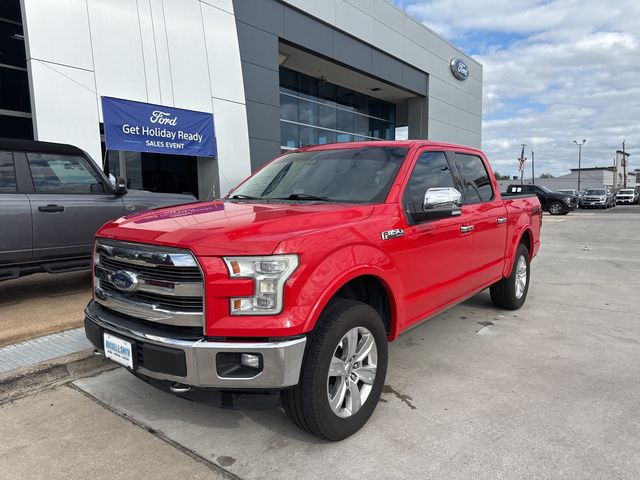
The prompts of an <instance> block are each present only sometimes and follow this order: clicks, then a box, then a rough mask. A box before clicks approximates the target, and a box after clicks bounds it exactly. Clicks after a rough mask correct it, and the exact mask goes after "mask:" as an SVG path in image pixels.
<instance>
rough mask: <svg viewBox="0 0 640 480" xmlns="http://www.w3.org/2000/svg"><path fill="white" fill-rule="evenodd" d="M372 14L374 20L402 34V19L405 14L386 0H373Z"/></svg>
mask: <svg viewBox="0 0 640 480" xmlns="http://www.w3.org/2000/svg"><path fill="white" fill-rule="evenodd" d="M374 15H375V17H376V20H378V21H380V22H382V23H384V24H385V25H387V26H388V27H391V28H393V29H394V30H395V31H396V32H399V33H402V34H404V19H405V17H406V15H405V14H404V13H403V12H401V11H400V10H398V9H397V8H396V7H394V6H393V5H391V4H390V3H389V2H387V1H386V0H375V4H374Z"/></svg>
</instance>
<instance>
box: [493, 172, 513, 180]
mask: <svg viewBox="0 0 640 480" xmlns="http://www.w3.org/2000/svg"><path fill="white" fill-rule="evenodd" d="M493 174H494V175H495V177H496V180H509V175H500V173H499V172H493Z"/></svg>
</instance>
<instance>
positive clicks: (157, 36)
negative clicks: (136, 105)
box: [150, 0, 174, 106]
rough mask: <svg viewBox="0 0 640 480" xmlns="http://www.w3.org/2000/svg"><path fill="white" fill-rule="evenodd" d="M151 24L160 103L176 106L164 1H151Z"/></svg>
mask: <svg viewBox="0 0 640 480" xmlns="http://www.w3.org/2000/svg"><path fill="white" fill-rule="evenodd" d="M150 3H151V24H152V27H153V35H154V41H155V47H156V62H157V63H156V64H157V67H158V80H159V83H160V101H159V102H158V103H161V104H162V105H169V106H173V105H174V95H173V80H172V78H171V62H170V60H169V44H168V42H167V29H166V27H165V21H164V19H165V13H164V6H163V3H162V0H150Z"/></svg>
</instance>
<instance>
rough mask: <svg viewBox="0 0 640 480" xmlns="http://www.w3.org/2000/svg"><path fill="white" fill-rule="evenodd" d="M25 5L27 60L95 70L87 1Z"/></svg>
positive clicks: (40, 0)
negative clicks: (32, 59) (33, 59)
mask: <svg viewBox="0 0 640 480" xmlns="http://www.w3.org/2000/svg"><path fill="white" fill-rule="evenodd" d="M0 1H1V0H0ZM23 2H24V14H25V15H24V18H25V19H26V22H25V25H26V32H27V37H28V52H27V58H31V57H33V58H37V59H39V60H45V61H48V62H54V63H60V64H63V65H71V66H74V67H78V68H84V69H85V70H93V59H92V57H91V39H90V36H89V22H88V20H87V19H88V16H87V4H86V2H85V1H83V0H57V1H55V2H52V1H51V0H23Z"/></svg>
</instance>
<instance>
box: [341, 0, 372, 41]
mask: <svg viewBox="0 0 640 480" xmlns="http://www.w3.org/2000/svg"><path fill="white" fill-rule="evenodd" d="M373 23H374V20H373V17H372V16H371V15H368V14H367V13H365V12H364V11H362V10H360V9H358V8H357V7H355V6H354V5H352V4H351V3H349V2H346V1H344V0H336V27H338V28H339V29H340V30H344V31H345V32H349V33H350V34H351V35H354V36H356V37H358V38H360V39H362V40H363V41H365V42H367V43H370V44H373Z"/></svg>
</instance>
